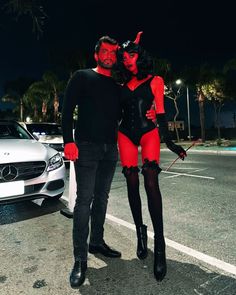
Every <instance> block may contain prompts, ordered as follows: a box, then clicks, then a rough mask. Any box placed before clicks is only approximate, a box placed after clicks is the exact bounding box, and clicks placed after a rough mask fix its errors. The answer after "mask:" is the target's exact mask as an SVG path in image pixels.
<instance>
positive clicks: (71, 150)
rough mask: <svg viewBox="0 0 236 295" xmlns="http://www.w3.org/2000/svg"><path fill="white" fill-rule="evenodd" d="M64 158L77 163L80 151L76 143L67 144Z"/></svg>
mask: <svg viewBox="0 0 236 295" xmlns="http://www.w3.org/2000/svg"><path fill="white" fill-rule="evenodd" d="M64 156H65V158H66V159H68V160H71V161H76V160H77V159H78V157H79V149H78V147H77V145H76V144H75V143H74V142H69V143H66V144H65V146H64Z"/></svg>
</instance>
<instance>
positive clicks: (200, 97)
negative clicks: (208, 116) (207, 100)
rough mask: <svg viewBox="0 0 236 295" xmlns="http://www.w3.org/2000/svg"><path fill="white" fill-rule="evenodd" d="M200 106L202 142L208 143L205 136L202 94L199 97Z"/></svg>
mask: <svg viewBox="0 0 236 295" xmlns="http://www.w3.org/2000/svg"><path fill="white" fill-rule="evenodd" d="M198 105H199V115H200V125H201V138H202V142H205V141H206V135H205V110H204V97H203V95H202V94H201V93H200V94H199V97H198Z"/></svg>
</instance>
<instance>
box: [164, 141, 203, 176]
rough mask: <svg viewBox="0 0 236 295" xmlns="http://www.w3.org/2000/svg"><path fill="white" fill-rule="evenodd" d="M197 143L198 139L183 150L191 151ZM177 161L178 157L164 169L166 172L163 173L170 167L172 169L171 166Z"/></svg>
mask: <svg viewBox="0 0 236 295" xmlns="http://www.w3.org/2000/svg"><path fill="white" fill-rule="evenodd" d="M197 142H199V139H198V140H196V141H194V142H192V144H191V145H190V146H189V147H188V148H187V149H186V150H185V152H187V151H188V150H189V149H191V148H192V147H193V146H194V145H195V144H196V143H197ZM178 159H180V157H178V158H176V159H175V160H174V161H173V162H172V163H171V164H170V165H169V166H168V167H167V168H166V170H165V171H168V170H169V169H170V167H172V166H173V165H174V163H175V162H176V161H177V160H178Z"/></svg>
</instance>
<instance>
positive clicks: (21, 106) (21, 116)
mask: <svg viewBox="0 0 236 295" xmlns="http://www.w3.org/2000/svg"><path fill="white" fill-rule="evenodd" d="M20 120H21V122H23V100H22V99H20Z"/></svg>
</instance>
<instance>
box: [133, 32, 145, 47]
mask: <svg viewBox="0 0 236 295" xmlns="http://www.w3.org/2000/svg"><path fill="white" fill-rule="evenodd" d="M142 33H143V31H141V32H138V34H137V36H136V38H135V40H134V43H135V44H139V41H140V37H141V35H142Z"/></svg>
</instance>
